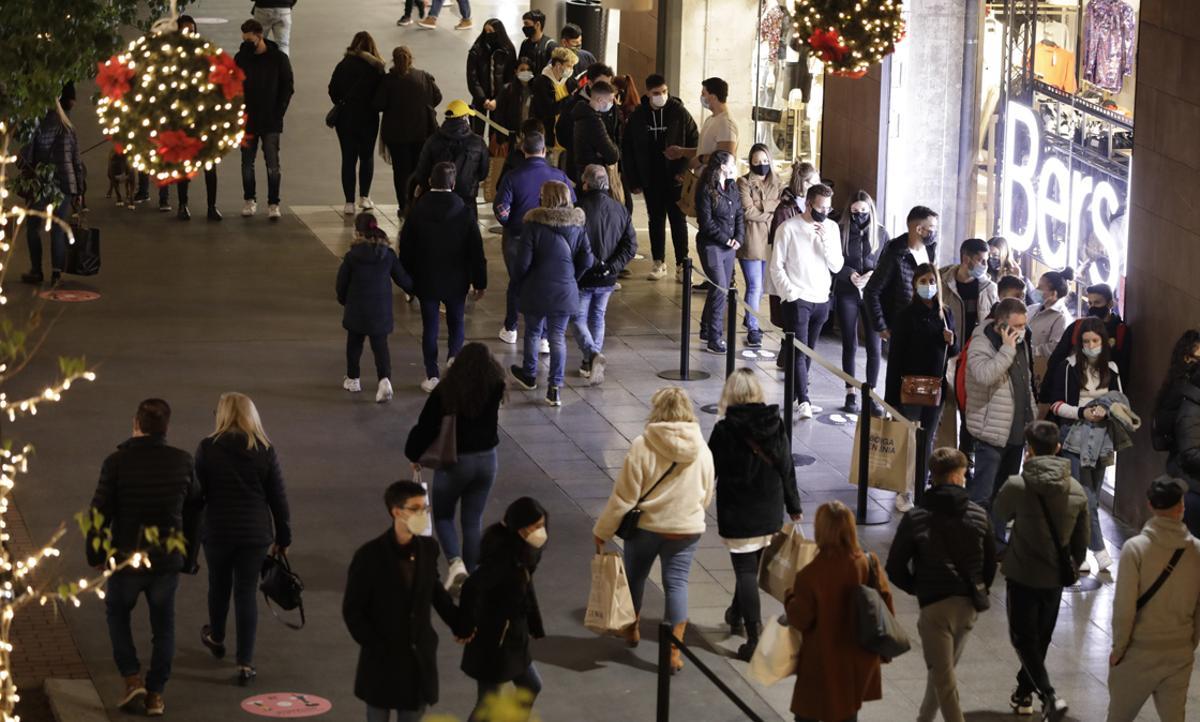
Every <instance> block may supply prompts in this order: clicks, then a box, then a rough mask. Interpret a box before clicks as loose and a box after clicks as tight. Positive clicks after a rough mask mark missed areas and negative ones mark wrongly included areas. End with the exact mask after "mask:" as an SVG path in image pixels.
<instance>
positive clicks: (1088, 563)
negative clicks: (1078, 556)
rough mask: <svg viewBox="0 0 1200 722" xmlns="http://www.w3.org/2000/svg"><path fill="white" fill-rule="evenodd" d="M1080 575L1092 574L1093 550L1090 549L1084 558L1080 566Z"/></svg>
mask: <svg viewBox="0 0 1200 722" xmlns="http://www.w3.org/2000/svg"><path fill="white" fill-rule="evenodd" d="M1079 573H1080V574H1091V573H1092V550H1091V549H1088V551H1087V554H1085V555H1084V556H1083V562H1082V563H1081V564H1080V565H1079Z"/></svg>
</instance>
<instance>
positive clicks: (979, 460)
mask: <svg viewBox="0 0 1200 722" xmlns="http://www.w3.org/2000/svg"><path fill="white" fill-rule="evenodd" d="M1024 451H1025V447H1024V445H1022V444H1007V445H1005V446H992V445H991V444H989V443H987V442H986V441H978V442H977V443H976V445H975V476H974V477H972V478H970V479H967V496H969V497H970V498H971V501H973V502H975V503H976V504H979V505H980V506H982V507H983V508H984V509H991V508H992V500H993V499H995V498H996V492H998V491H1000V487H1001V486H1004V482H1006V481H1008V477H1010V476H1013V475H1014V474H1019V473H1021V455H1022V454H1023V453H1024ZM992 526H993V527H994V528H995V532H996V539H998V540H999V541H1000V542H1001V543H1005V529H1004V522H1001V521H1000V519H998V518H996V516H995V515H993V516H992Z"/></svg>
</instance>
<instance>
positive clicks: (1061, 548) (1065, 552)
mask: <svg viewBox="0 0 1200 722" xmlns="http://www.w3.org/2000/svg"><path fill="white" fill-rule="evenodd" d="M1034 496H1037V500H1038V504H1039V505H1040V506H1041V507H1042V514H1043V515H1044V516H1045V517H1046V525H1047V526H1049V527H1050V536H1051V537H1053V539H1054V549H1055V551H1056V552H1057V555H1058V581H1059V583H1060V584H1061V585H1062V586H1064V587H1069V586H1071V585H1073V584H1074V583H1075V582H1076V581H1078V580H1079V578H1078V577H1077V576H1076V574H1075V561H1074V560H1073V559H1072V558H1071V550H1070V549H1068V548H1067V546H1066V545H1065V544H1062V543H1061V542H1059V539H1061V538H1062V537H1060V536H1059V535H1058V527H1057V526H1056V525H1055V524H1054V518H1053V517H1051V516H1050V508H1049V507H1048V506H1046V500H1045V499H1043V498H1042V497H1041V495H1040V494H1034Z"/></svg>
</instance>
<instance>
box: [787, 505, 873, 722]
mask: <svg viewBox="0 0 1200 722" xmlns="http://www.w3.org/2000/svg"><path fill="white" fill-rule="evenodd" d="M813 532H814V533H813V536H814V537H815V540H816V542H817V548H818V552H817V556H816V558H814V559H813V560H812V562H810V563H809V564H808V566H806V567H804V568H803V569H801V570H800V572H799V573H798V574H797V575H796V582H795V584H794V585H793V586H792V591H791V592H789V593H788V597H787V602H786V603H785V604H784V606H785V608H786V610H787V619H788V624H790V625H791V626H793V627H795V628H796V629H798V630H800V637H801V643H800V659H799V664H798V665H797V668H796V688H795V691H794V692H793V693H792V714H794V715H796V722H817V721H818V720H822V721H824V722H841V721H842V720H854V719H857V718H858V710H859V709H860V708H861V707H862V703H863V702H867V701H871V700H877V699H882V698H883V683H882V677H881V673H880V661H881V660H880V657H879V655H877V654H872V653H871V652H868V651H866V650H865V649H863V648H862V647H860V646H859V644H858V637H857V634H856V627H855V623H856V617H855V614H854V594H855V591H856V590H857V589H858V587H859V586H861V585H863V584H869V585H870V586H872V587H874V588H875V589H876V590H878V591H879V593H880V595H881V596H882V597H883V601H884V602H885V603H886V604H887V606H888V609H889V610H891V611H892V612H893V613H895V607H894V606H893V604H892V592H891V590H890V589H889V587H888V583H887V576H886V575H884V573H883V565H881V564H880V563H879V558H878V557H876V556H875V555H874V554H871V553H864V552H863V551H862V549H860V548H859V546H858V530H857V528H856V526H855V523H854V513H853V512H852V511H850V509H849V508H847V506H846V505H845V504H843V503H842V502H840V501H830V502H826V503H825V504H822V505H821V506H820V507H819V508H818V509H817V517H816V521H815V523H814V524H813Z"/></svg>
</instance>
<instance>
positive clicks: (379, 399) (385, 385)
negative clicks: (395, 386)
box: [375, 379, 392, 404]
mask: <svg viewBox="0 0 1200 722" xmlns="http://www.w3.org/2000/svg"><path fill="white" fill-rule="evenodd" d="M391 400H392V382H391V381H389V380H387V379H379V389H378V390H377V391H376V392H375V402H376V403H379V404H382V403H383V402H385V401H391Z"/></svg>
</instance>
